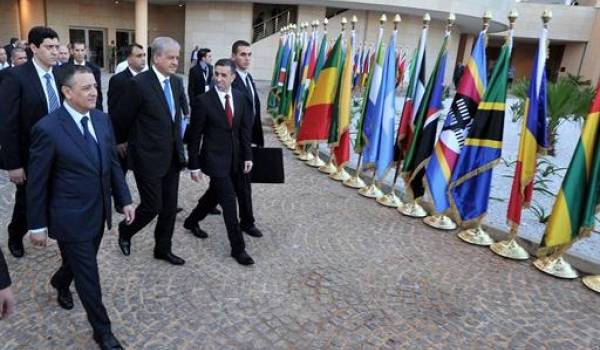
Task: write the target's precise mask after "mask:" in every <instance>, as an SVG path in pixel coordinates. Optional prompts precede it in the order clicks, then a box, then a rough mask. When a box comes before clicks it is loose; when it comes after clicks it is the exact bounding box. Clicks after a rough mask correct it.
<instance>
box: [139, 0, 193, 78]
mask: <svg viewBox="0 0 600 350" xmlns="http://www.w3.org/2000/svg"><path fill="white" fill-rule="evenodd" d="M132 25H133V23H132ZM159 36H170V37H172V38H173V39H175V40H177V41H178V42H179V44H180V45H181V48H182V51H181V55H182V59H183V58H185V57H183V55H184V51H183V49H184V47H185V7H179V6H177V5H150V6H149V7H148V45H150V44H152V40H154V38H156V37H159ZM182 63H183V61H180V65H181V67H182V68H183V64H182ZM180 70H181V69H180Z"/></svg>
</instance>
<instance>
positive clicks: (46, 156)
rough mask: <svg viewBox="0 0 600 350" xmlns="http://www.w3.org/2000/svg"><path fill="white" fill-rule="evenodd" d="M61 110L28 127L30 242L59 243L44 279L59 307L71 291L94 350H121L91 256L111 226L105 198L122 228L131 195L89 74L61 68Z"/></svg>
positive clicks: (69, 301)
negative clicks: (58, 260) (54, 264)
mask: <svg viewBox="0 0 600 350" xmlns="http://www.w3.org/2000/svg"><path fill="white" fill-rule="evenodd" d="M62 74H63V77H62V86H61V91H62V93H63V95H64V96H65V103H64V105H63V106H62V107H61V108H59V109H57V110H56V111H54V112H52V113H50V114H49V115H48V116H46V117H44V118H42V119H41V120H40V121H39V122H38V123H37V124H36V125H35V126H34V127H33V129H32V142H31V157H30V162H29V182H28V184H27V205H28V213H27V215H28V219H29V227H30V229H31V233H30V235H31V241H32V243H33V244H34V245H38V246H45V245H46V240H47V236H50V237H51V238H54V239H56V240H57V242H58V247H59V248H60V254H61V257H62V265H61V266H60V268H59V269H58V271H56V273H55V274H54V275H53V276H52V278H51V279H50V284H51V285H52V287H54V288H55V289H56V290H57V293H58V296H57V301H58V303H59V305H60V306H61V307H63V308H64V309H67V310H70V309H72V308H73V296H72V294H71V291H70V290H69V286H70V284H71V282H72V281H73V280H74V281H75V289H77V294H78V295H79V298H80V299H81V303H82V304H83V307H84V309H85V311H86V313H87V316H88V320H89V322H90V324H91V326H92V328H93V330H94V340H95V341H96V342H97V343H98V345H99V346H100V348H101V349H122V347H121V346H120V345H119V342H118V341H117V339H116V338H115V337H114V335H113V334H112V331H111V326H110V320H109V318H108V314H107V313H106V309H105V308H104V305H103V304H102V292H101V290H100V277H99V274H98V263H97V261H96V255H97V253H98V248H99V247H100V241H101V240H102V236H103V233H104V224H105V223H106V224H107V226H108V228H109V229H110V226H111V222H112V219H111V213H112V208H111V200H110V197H111V194H112V195H113V196H114V198H115V202H117V203H118V204H119V205H120V206H121V207H122V208H123V212H124V214H125V217H126V220H127V222H131V221H132V220H133V218H134V210H133V207H132V205H131V195H130V194H129V190H128V189H127V185H126V184H125V178H124V176H123V172H122V171H121V169H120V167H119V161H118V158H117V153H116V143H115V140H114V133H113V131H112V126H111V123H110V120H109V118H108V116H107V115H106V114H104V113H102V112H101V111H98V110H96V109H94V107H95V105H96V98H97V96H98V92H97V86H96V81H95V78H94V75H93V73H92V71H91V70H90V69H89V68H87V67H85V66H78V65H68V66H67V67H66V68H65V69H64V70H63V71H62Z"/></svg>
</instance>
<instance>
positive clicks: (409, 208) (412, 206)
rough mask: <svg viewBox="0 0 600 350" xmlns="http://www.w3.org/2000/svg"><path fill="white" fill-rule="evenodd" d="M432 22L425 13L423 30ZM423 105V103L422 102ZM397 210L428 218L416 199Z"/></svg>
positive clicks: (406, 184)
mask: <svg viewBox="0 0 600 350" xmlns="http://www.w3.org/2000/svg"><path fill="white" fill-rule="evenodd" d="M430 22H431V16H430V15H429V13H425V15H424V16H423V30H426V29H427V28H429V23H430ZM421 103H423V102H421ZM417 108H419V107H418V106H417ZM398 127H400V126H398ZM408 187H410V181H408V180H406V179H405V186H404V188H408ZM397 209H398V212H400V214H402V215H406V216H410V217H412V218H424V217H426V216H427V211H425V209H423V207H422V206H421V204H419V202H418V201H417V200H416V199H415V198H413V199H412V201H411V202H408V203H401V204H400V205H399V206H398V208H397Z"/></svg>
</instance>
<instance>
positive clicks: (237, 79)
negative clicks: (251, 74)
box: [233, 72, 252, 103]
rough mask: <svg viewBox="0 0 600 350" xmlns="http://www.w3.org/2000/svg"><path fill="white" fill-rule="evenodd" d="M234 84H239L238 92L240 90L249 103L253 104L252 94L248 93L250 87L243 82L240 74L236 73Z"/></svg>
mask: <svg viewBox="0 0 600 350" xmlns="http://www.w3.org/2000/svg"><path fill="white" fill-rule="evenodd" d="M233 83H234V84H237V86H238V90H240V92H241V93H242V94H243V95H244V97H245V98H246V99H247V100H248V102H250V103H252V93H251V92H250V91H248V87H247V86H246V83H245V82H244V81H243V80H242V77H241V76H240V73H238V72H235V80H234V81H233Z"/></svg>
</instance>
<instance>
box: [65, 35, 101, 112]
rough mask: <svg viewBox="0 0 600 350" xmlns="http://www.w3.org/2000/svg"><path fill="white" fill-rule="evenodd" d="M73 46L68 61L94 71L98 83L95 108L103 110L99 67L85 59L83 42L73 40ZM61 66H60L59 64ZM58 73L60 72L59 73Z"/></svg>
mask: <svg viewBox="0 0 600 350" xmlns="http://www.w3.org/2000/svg"><path fill="white" fill-rule="evenodd" d="M72 47H73V57H71V59H70V60H69V63H71V64H76V65H79V66H86V67H88V68H89V69H91V70H92V72H93V73H94V78H96V83H97V84H98V100H97V101H96V109H99V110H103V107H102V75H101V73H100V68H98V66H97V65H95V64H93V63H92V62H90V61H88V60H86V59H85V57H86V55H87V54H88V50H87V47H86V46H85V44H84V43H82V42H78V41H75V42H73V44H72ZM61 67H62V66H61ZM59 75H60V73H59Z"/></svg>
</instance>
